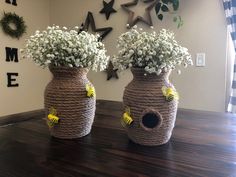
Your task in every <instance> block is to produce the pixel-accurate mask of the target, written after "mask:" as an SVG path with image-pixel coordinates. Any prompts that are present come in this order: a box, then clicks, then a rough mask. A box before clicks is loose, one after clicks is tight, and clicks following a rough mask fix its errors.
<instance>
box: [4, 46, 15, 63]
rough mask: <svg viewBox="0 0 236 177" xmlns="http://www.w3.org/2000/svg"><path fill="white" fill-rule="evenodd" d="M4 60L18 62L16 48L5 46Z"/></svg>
mask: <svg viewBox="0 0 236 177" xmlns="http://www.w3.org/2000/svg"><path fill="white" fill-rule="evenodd" d="M5 49H6V61H7V62H10V61H15V62H18V49H17V48H10V47H6V48H5Z"/></svg>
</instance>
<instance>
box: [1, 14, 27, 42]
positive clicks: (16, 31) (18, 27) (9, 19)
mask: <svg viewBox="0 0 236 177" xmlns="http://www.w3.org/2000/svg"><path fill="white" fill-rule="evenodd" d="M0 24H1V26H2V29H3V32H4V33H5V34H7V35H9V36H11V37H12V38H17V39H19V38H20V37H21V36H22V35H23V34H24V33H26V28H27V26H26V25H25V21H24V19H23V17H20V16H18V15H17V14H15V13H11V12H8V13H5V12H4V15H3V18H2V19H1V20H0Z"/></svg>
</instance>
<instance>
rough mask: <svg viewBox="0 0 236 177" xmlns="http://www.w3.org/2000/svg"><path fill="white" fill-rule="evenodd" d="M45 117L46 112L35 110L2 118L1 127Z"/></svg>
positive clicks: (0, 120) (0, 118)
mask: <svg viewBox="0 0 236 177" xmlns="http://www.w3.org/2000/svg"><path fill="white" fill-rule="evenodd" d="M43 117H44V110H43V109H40V110H34V111H29V112H23V113H18V114H12V115H7V116H3V117H0V126H2V125H7V124H13V123H17V122H22V121H26V120H30V119H38V118H43Z"/></svg>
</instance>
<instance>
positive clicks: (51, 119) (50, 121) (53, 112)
mask: <svg viewBox="0 0 236 177" xmlns="http://www.w3.org/2000/svg"><path fill="white" fill-rule="evenodd" d="M56 114H57V112H56V109H54V108H51V109H50V114H48V117H47V123H48V126H49V127H50V128H52V127H53V126H54V125H55V124H58V123H59V120H60V119H59V117H57V116H56Z"/></svg>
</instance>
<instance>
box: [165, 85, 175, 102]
mask: <svg viewBox="0 0 236 177" xmlns="http://www.w3.org/2000/svg"><path fill="white" fill-rule="evenodd" d="M162 93H163V95H164V96H165V97H166V101H172V100H179V94H178V92H176V91H175V90H174V89H173V88H171V87H165V86H163V87H162Z"/></svg>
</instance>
